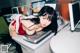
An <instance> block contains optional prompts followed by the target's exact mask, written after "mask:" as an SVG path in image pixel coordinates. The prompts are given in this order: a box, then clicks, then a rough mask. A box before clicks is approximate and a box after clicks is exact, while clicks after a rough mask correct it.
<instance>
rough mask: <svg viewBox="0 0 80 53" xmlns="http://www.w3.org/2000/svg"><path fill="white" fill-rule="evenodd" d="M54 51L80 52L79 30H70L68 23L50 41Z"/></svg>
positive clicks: (55, 52)
mask: <svg viewBox="0 0 80 53" xmlns="http://www.w3.org/2000/svg"><path fill="white" fill-rule="evenodd" d="M50 47H51V49H52V51H53V52H54V53H80V32H75V31H74V32H71V31H70V26H69V25H68V26H67V27H65V28H64V29H62V30H61V31H60V32H59V33H58V34H57V35H56V36H54V37H53V38H52V39H51V41H50Z"/></svg>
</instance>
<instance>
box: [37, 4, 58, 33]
mask: <svg viewBox="0 0 80 53" xmlns="http://www.w3.org/2000/svg"><path fill="white" fill-rule="evenodd" d="M45 13H47V14H49V15H52V17H49V19H51V24H50V25H49V26H47V27H45V28H44V29H43V30H44V31H46V30H52V31H53V32H55V34H56V33H57V28H58V24H57V14H56V11H55V10H54V9H53V8H52V7H50V6H44V7H43V8H42V9H41V10H40V12H39V14H38V16H43V15H44V14H45Z"/></svg>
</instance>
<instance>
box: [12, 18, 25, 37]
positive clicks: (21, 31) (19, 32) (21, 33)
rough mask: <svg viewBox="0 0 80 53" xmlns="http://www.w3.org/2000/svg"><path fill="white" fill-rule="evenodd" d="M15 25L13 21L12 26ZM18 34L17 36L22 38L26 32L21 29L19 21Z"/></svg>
mask: <svg viewBox="0 0 80 53" xmlns="http://www.w3.org/2000/svg"><path fill="white" fill-rule="evenodd" d="M15 24H16V20H14V22H13V23H12V25H13V26H15ZM18 34H19V35H23V36H25V35H26V31H24V29H23V27H22V23H21V22H20V19H19V29H18Z"/></svg>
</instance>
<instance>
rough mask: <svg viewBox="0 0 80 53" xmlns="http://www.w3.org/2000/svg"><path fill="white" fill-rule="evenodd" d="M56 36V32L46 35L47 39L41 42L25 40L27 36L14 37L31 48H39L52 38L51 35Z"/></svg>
mask: <svg viewBox="0 0 80 53" xmlns="http://www.w3.org/2000/svg"><path fill="white" fill-rule="evenodd" d="M52 36H54V33H52V34H50V35H49V36H48V37H46V38H45V39H43V40H42V41H41V42H40V43H38V44H32V43H30V42H27V41H25V40H24V39H25V37H24V36H21V35H18V36H16V37H12V38H13V39H14V40H15V41H17V42H18V43H20V44H22V45H24V46H25V47H29V48H31V49H37V48H38V47H40V46H41V45H43V44H44V43H45V42H46V41H48V40H49V39H51V37H52Z"/></svg>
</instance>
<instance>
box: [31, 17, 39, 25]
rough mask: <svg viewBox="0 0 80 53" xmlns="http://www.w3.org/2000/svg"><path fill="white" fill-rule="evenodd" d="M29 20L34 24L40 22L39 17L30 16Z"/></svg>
mask: <svg viewBox="0 0 80 53" xmlns="http://www.w3.org/2000/svg"><path fill="white" fill-rule="evenodd" d="M30 21H32V22H33V23H35V24H39V23H40V19H39V18H32V19H30Z"/></svg>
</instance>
